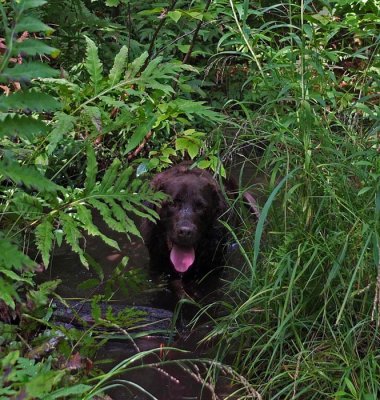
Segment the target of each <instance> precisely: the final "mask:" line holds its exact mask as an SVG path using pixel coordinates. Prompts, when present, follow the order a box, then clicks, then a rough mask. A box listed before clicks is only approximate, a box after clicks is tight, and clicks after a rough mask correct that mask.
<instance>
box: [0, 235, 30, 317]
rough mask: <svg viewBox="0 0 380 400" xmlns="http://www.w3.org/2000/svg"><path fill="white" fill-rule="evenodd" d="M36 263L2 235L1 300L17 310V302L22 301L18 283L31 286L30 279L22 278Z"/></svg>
mask: <svg viewBox="0 0 380 400" xmlns="http://www.w3.org/2000/svg"><path fill="white" fill-rule="evenodd" d="M35 266H36V263H35V262H34V261H32V260H31V259H30V258H29V257H28V256H26V255H25V254H23V253H22V252H21V251H19V249H18V248H17V247H16V246H15V245H14V244H13V243H11V242H10V240H8V239H7V238H5V237H4V236H3V235H2V234H0V300H3V301H4V303H5V304H6V305H8V306H9V307H11V308H12V309H14V308H15V306H16V304H15V300H16V301H20V297H19V294H18V292H17V288H18V284H17V283H18V282H22V283H23V284H28V285H31V284H32V282H31V280H30V279H28V278H25V277H23V276H22V272H23V270H27V269H29V270H32V269H33V268H34V267H35Z"/></svg>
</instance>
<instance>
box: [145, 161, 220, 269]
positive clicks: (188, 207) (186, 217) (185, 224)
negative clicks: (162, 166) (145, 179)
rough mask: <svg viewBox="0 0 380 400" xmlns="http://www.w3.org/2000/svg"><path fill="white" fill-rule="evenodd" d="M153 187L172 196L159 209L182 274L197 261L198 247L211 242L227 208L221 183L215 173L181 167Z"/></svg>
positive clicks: (159, 178)
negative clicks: (211, 235) (220, 218)
mask: <svg viewBox="0 0 380 400" xmlns="http://www.w3.org/2000/svg"><path fill="white" fill-rule="evenodd" d="M152 186H153V187H154V188H155V189H156V190H160V191H162V192H164V193H166V194H168V195H169V199H168V200H167V201H165V202H164V203H163V204H162V205H161V208H160V209H159V210H158V212H159V215H160V221H159V223H158V226H159V228H160V232H161V233H162V235H165V240H166V243H167V248H168V251H169V252H170V260H171V263H172V265H173V267H174V269H175V270H176V271H177V272H179V273H184V272H186V271H187V270H188V269H189V268H190V267H191V266H192V265H193V264H194V262H195V258H196V253H197V248H198V247H199V246H200V245H201V244H205V243H206V242H207V239H208V237H209V236H210V234H211V232H212V230H213V228H214V226H215V224H216V223H217V219H218V218H219V217H220V216H221V214H222V213H223V212H224V211H225V209H226V203H225V201H224V197H223V195H222V193H221V190H220V188H219V185H218V184H217V182H216V181H215V180H214V179H213V177H212V176H211V174H210V173H209V172H207V171H205V170H201V169H198V168H194V169H188V168H187V167H185V166H178V167H175V168H172V169H169V170H167V171H165V172H163V173H161V174H159V175H157V176H156V177H155V178H154V179H153V181H152Z"/></svg>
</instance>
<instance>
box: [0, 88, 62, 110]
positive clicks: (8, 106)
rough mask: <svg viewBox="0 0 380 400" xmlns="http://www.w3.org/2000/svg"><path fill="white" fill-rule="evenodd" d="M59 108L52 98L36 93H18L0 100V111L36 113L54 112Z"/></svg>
mask: <svg viewBox="0 0 380 400" xmlns="http://www.w3.org/2000/svg"><path fill="white" fill-rule="evenodd" d="M60 108H61V104H60V103H59V101H57V100H56V99H55V98H54V97H52V96H50V95H49V94H47V93H40V92H36V91H27V92H23V91H18V92H16V93H13V94H11V95H9V96H6V97H5V96H3V97H1V98H0V110H2V111H9V110H13V111H16V110H22V111H29V110H30V111H36V112H47V111H56V110H59V109H60Z"/></svg>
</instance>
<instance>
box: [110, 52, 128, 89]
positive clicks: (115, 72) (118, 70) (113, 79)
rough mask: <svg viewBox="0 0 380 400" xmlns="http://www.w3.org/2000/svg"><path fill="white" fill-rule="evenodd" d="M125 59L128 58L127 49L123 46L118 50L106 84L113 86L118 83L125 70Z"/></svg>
mask: <svg viewBox="0 0 380 400" xmlns="http://www.w3.org/2000/svg"><path fill="white" fill-rule="evenodd" d="M127 57H128V47H127V46H123V47H122V48H121V49H120V51H119V53H117V54H116V57H115V61H114V63H113V67H112V68H111V71H110V73H109V76H108V82H109V84H110V85H111V86H114V85H116V84H117V83H119V81H120V79H121V76H122V74H123V71H124V69H125V65H126V62H127Z"/></svg>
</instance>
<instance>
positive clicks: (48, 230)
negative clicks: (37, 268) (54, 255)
mask: <svg viewBox="0 0 380 400" xmlns="http://www.w3.org/2000/svg"><path fill="white" fill-rule="evenodd" d="M34 233H35V235H36V243H37V248H38V250H39V251H40V252H41V255H42V261H43V263H44V265H45V268H47V267H48V265H49V260H50V252H51V250H52V247H53V239H54V234H53V224H52V223H51V221H50V219H49V218H45V219H44V220H43V221H42V222H41V223H40V224H39V225H38V226H37V228H36V229H35V230H34Z"/></svg>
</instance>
